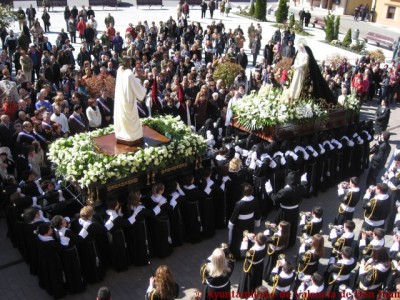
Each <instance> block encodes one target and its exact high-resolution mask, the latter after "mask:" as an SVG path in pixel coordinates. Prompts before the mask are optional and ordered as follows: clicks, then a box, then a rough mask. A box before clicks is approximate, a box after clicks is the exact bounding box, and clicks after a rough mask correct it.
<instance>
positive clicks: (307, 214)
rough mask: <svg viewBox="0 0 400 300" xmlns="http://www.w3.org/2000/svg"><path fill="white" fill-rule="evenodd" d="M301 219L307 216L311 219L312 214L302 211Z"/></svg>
mask: <svg viewBox="0 0 400 300" xmlns="http://www.w3.org/2000/svg"><path fill="white" fill-rule="evenodd" d="M299 214H300V217H303V216H306V218H311V212H310V211H301V212H300V213H299Z"/></svg>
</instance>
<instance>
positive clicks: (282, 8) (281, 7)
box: [276, 0, 289, 23]
mask: <svg viewBox="0 0 400 300" xmlns="http://www.w3.org/2000/svg"><path fill="white" fill-rule="evenodd" d="M288 14H289V7H288V5H287V2H286V0H279V4H278V10H277V11H276V23H283V22H285V21H286V20H287V18H288Z"/></svg>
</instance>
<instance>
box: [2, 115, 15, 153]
mask: <svg viewBox="0 0 400 300" xmlns="http://www.w3.org/2000/svg"><path fill="white" fill-rule="evenodd" d="M13 134H14V126H13V124H11V122H10V117H9V116H8V115H2V116H1V123H0V144H1V146H2V147H8V148H10V149H11V146H12V137H13Z"/></svg>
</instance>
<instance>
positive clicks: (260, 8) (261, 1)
mask: <svg viewBox="0 0 400 300" xmlns="http://www.w3.org/2000/svg"><path fill="white" fill-rule="evenodd" d="M253 3H254V2H253ZM253 16H254V17H255V18H256V19H259V20H261V21H265V20H266V16H267V0H257V1H256V7H255V10H254V15H253Z"/></svg>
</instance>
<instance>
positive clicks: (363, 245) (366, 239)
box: [359, 228, 385, 260]
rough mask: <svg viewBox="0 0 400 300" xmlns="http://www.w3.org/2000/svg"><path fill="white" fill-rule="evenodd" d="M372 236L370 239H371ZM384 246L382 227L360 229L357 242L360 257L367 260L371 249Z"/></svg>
mask: <svg viewBox="0 0 400 300" xmlns="http://www.w3.org/2000/svg"><path fill="white" fill-rule="evenodd" d="M371 236H372V239H371ZM384 246H385V231H384V230H383V229H382V228H375V229H374V231H373V232H371V231H365V230H363V231H361V239H360V243H359V251H360V252H359V253H360V257H361V258H362V259H364V260H368V259H369V257H370V256H371V254H372V250H373V249H379V248H382V247H384Z"/></svg>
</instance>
